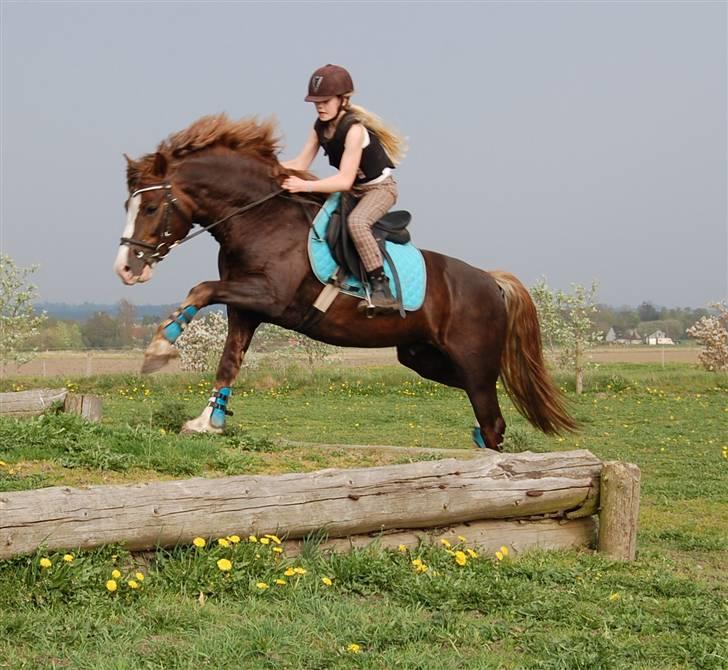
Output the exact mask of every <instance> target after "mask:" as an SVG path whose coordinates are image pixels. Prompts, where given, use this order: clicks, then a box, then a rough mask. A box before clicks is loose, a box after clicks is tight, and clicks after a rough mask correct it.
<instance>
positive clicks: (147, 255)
mask: <svg viewBox="0 0 728 670" xmlns="http://www.w3.org/2000/svg"><path fill="white" fill-rule="evenodd" d="M161 190H164V191H165V194H164V214H163V215H162V220H161V222H160V224H159V227H158V228H157V230H159V229H161V230H162V233H161V235H160V237H161V238H162V241H161V242H159V244H150V243H149V242H145V241H144V240H137V239H135V238H133V237H122V238H121V241H120V244H121V245H124V244H126V245H127V246H128V247H129V248H130V250H131V247H132V246H134V247H139V249H138V250H137V251H134V255H135V256H136V257H137V258H138V259H140V260H142V261H144V262H145V263H147V264H148V265H153V264H154V263H159V262H160V261H162V260H164V258H165V257H166V256H167V254H168V253H169V252H170V251H172V249H174V248H175V247H178V246H179V245H180V244H182V243H183V242H189V241H190V240H191V239H192V238H194V237H197V236H198V235H201V234H202V233H205V232H207V231H208V230H211V229H212V228H214V227H215V226H217V225H219V224H221V223H224V222H225V221H228V220H229V219H231V218H233V217H234V216H237V215H238V214H242V213H243V212H247V211H248V210H250V209H253V208H254V207H257V206H258V205H262V204H263V203H264V202H267V201H268V200H272V199H273V198H275V197H276V196H278V195H280V194H281V193H283V189H278V190H277V191H272V192H271V193H268V195H265V196H263V197H262V198H259V199H258V200H255V201H253V202H251V203H249V204H247V205H245V206H244V207H240V208H239V209H236V210H234V211H233V212H231V213H230V214H228V215H227V216H224V217H223V218H222V219H218V220H217V221H213V222H212V223H211V224H210V225H209V226H203V227H202V228H201V229H200V230H197V231H195V232H194V233H192V235H186V236H185V237H183V238H182V239H181V240H177V241H176V242H172V243H171V244H170V243H169V242H167V241H166V238H169V237H172V229H171V228H170V225H169V222H170V217H171V215H172V209H175V210H176V211H177V212H178V213H179V214H181V215H182V216H183V217H184V218H185V219H186V220H187V221H188V223H189V224H190V228H191V227H192V226H193V225H194V222H193V221H191V220H190V218H189V217H188V216H187V215H186V214H185V213H184V212H183V211H182V209H181V208H180V207H179V205H178V204H177V198H175V197H174V196H173V195H172V185H171V184H155V185H154V186H147V187H145V188H140V189H137V190H136V191H134V193H132V194H131V195H130V196H129V200H130V201H131V200H132V199H133V198H134V197H135V196H137V195H140V194H141V193H145V192H146V191H161Z"/></svg>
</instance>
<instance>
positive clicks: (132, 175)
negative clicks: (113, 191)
mask: <svg viewBox="0 0 728 670" xmlns="http://www.w3.org/2000/svg"><path fill="white" fill-rule="evenodd" d="M124 158H125V159H126V185H127V187H128V188H129V192H130V193H131V192H132V191H135V190H136V185H137V184H138V183H139V173H140V172H141V168H140V165H139V163H138V162H137V161H133V160H132V159H131V158H129V156H127V155H126V154H124Z"/></svg>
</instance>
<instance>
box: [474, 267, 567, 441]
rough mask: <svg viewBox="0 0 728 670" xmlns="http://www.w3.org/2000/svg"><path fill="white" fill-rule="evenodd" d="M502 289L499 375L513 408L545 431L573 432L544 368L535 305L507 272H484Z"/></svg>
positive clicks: (518, 282)
mask: <svg viewBox="0 0 728 670" xmlns="http://www.w3.org/2000/svg"><path fill="white" fill-rule="evenodd" d="M488 274H489V275H491V277H493V279H495V281H496V283H497V284H498V286H500V288H501V290H502V291H503V295H504V298H505V302H506V312H507V314H508V328H507V331H506V341H505V346H504V348H503V354H502V357H501V379H502V380H503V385H504V386H505V389H506V391H507V393H508V395H509V396H510V397H511V400H512V401H513V404H514V405H515V406H516V409H517V410H518V411H519V412H520V413H521V414H523V416H524V417H526V419H528V420H529V422H530V423H532V424H533V425H534V426H535V427H536V428H539V429H540V430H542V431H543V432H544V433H547V434H549V435H553V434H561V433H564V432H574V431H575V430H576V429H577V423H576V421H575V420H574V419H573V418H572V417H571V416H570V415H569V412H568V411H567V409H566V403H565V401H564V397H563V395H562V394H561V392H560V391H559V389H558V388H557V387H556V385H555V384H554V382H553V381H552V379H551V376H550V375H549V373H548V370H547V369H546V365H545V363H544V358H543V353H542V349H541V328H540V326H539V323H538V314H537V312H536V305H534V303H533V300H532V299H531V296H530V295H529V293H528V290H527V289H526V287H525V286H524V285H523V284H522V283H521V282H520V281H519V280H518V279H517V278H516V277H515V276H514V275H512V274H511V273H509V272H501V271H499V270H498V271H489V272H488Z"/></svg>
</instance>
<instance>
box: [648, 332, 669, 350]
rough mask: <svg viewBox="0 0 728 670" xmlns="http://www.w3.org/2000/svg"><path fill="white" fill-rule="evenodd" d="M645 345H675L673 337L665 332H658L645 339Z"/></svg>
mask: <svg viewBox="0 0 728 670" xmlns="http://www.w3.org/2000/svg"><path fill="white" fill-rule="evenodd" d="M645 344H649V345H652V346H655V345H657V344H675V343H674V342H673V341H672V338H671V337H668V336H667V333H666V332H665V331H663V330H656V331H655V332H654V333H652V334H650V335H648V336H647V337H646V338H645Z"/></svg>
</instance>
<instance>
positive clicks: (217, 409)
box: [208, 386, 232, 428]
mask: <svg viewBox="0 0 728 670" xmlns="http://www.w3.org/2000/svg"><path fill="white" fill-rule="evenodd" d="M231 392H232V391H231V389H230V388H229V387H227V386H224V387H223V388H221V389H220V390H219V391H214V392H213V395H212V397H211V398H210V403H209V405H208V406H209V407H212V414H210V425H211V426H212V427H213V428H224V427H225V417H226V416H232V412H231V411H230V410H228V408H227V403H228V400H229V399H230V394H231Z"/></svg>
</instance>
